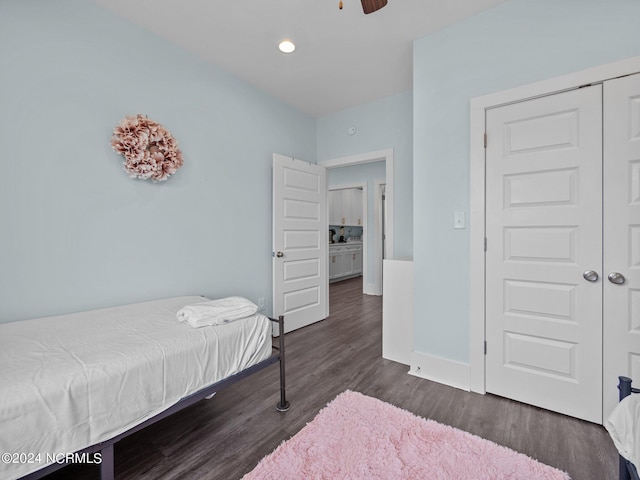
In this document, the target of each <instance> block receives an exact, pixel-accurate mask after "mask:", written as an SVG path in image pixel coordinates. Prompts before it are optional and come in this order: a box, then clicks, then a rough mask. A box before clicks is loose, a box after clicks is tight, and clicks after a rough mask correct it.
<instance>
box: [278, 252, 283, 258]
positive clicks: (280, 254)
mask: <svg viewBox="0 0 640 480" xmlns="http://www.w3.org/2000/svg"><path fill="white" fill-rule="evenodd" d="M276 257H278V258H282V257H284V253H282V252H278V253H276Z"/></svg>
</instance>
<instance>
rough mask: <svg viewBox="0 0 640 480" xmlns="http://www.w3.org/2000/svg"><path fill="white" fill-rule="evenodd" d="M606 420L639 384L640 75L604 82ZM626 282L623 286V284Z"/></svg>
mask: <svg viewBox="0 0 640 480" xmlns="http://www.w3.org/2000/svg"><path fill="white" fill-rule="evenodd" d="M604 245H605V249H604V267H605V270H604V272H603V277H604V278H603V287H604V310H603V311H604V384H603V388H604V390H603V392H604V417H605V418H606V417H607V416H608V415H609V413H610V412H611V410H612V409H613V407H614V406H615V404H616V402H617V390H616V385H617V382H618V379H617V377H618V375H626V376H629V377H631V378H633V380H634V382H640V75H638V74H637V75H632V76H628V77H622V78H618V79H615V80H611V81H607V82H605V83H604ZM620 282H623V283H620Z"/></svg>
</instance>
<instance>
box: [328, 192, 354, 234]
mask: <svg viewBox="0 0 640 480" xmlns="http://www.w3.org/2000/svg"><path fill="white" fill-rule="evenodd" d="M329 225H362V190H360V189H359V188H343V189H340V190H329Z"/></svg>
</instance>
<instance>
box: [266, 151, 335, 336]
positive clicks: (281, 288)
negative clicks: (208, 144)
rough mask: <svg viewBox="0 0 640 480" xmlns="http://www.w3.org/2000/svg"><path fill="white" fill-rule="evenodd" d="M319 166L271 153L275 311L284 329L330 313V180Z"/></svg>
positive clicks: (295, 327) (324, 316)
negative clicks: (282, 322)
mask: <svg viewBox="0 0 640 480" xmlns="http://www.w3.org/2000/svg"><path fill="white" fill-rule="evenodd" d="M326 178H327V177H326V169H325V168H324V167H321V166H319V165H314V164H310V163H307V162H303V161H301V160H296V159H294V158H291V157H285V156H282V155H278V154H274V155H273V315H274V317H278V316H279V315H284V316H285V333H286V332H290V331H291V330H296V329H298V328H301V327H304V326H306V325H309V324H311V323H314V322H317V321H318V320H322V319H324V318H326V316H327V307H328V305H327V303H328V297H327V289H328V277H327V250H328V240H327V219H328V217H327V180H326Z"/></svg>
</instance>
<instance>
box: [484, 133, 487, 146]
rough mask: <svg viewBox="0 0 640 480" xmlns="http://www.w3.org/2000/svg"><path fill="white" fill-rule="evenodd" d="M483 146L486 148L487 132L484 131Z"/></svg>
mask: <svg viewBox="0 0 640 480" xmlns="http://www.w3.org/2000/svg"><path fill="white" fill-rule="evenodd" d="M484 148H487V132H484Z"/></svg>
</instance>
